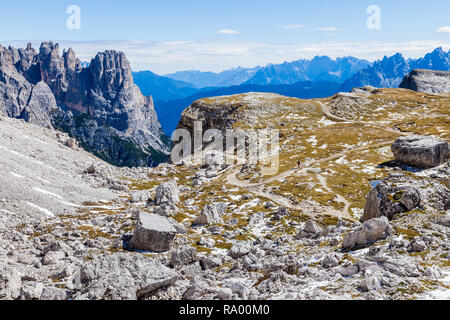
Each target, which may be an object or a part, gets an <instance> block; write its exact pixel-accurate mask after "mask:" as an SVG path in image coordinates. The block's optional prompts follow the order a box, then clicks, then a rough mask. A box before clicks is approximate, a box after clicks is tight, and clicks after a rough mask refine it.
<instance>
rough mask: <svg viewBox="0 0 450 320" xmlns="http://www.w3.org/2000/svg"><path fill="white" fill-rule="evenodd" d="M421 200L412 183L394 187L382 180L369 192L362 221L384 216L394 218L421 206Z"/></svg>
mask: <svg viewBox="0 0 450 320" xmlns="http://www.w3.org/2000/svg"><path fill="white" fill-rule="evenodd" d="M420 200H421V198H420V193H419V191H418V190H417V189H416V188H414V187H412V186H410V185H403V186H396V187H393V186H391V185H389V184H388V183H387V182H381V183H379V184H378V185H377V186H376V188H375V189H373V190H371V191H370V192H369V194H368V196H367V201H366V205H365V207H364V214H363V217H362V219H361V221H362V222H364V221H368V220H370V219H374V218H378V217H383V216H384V217H387V218H388V219H392V218H393V217H394V216H395V215H396V214H399V213H402V212H408V211H411V210H413V209H414V208H416V207H417V206H419V204H420Z"/></svg>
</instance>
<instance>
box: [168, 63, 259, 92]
mask: <svg viewBox="0 0 450 320" xmlns="http://www.w3.org/2000/svg"><path fill="white" fill-rule="evenodd" d="M259 68H260V67H256V68H249V69H248V68H241V67H238V68H235V69H230V70H225V71H222V72H219V73H215V72H210V71H206V72H203V71H196V70H191V71H180V72H176V73H171V74H166V75H164V76H165V77H168V78H171V79H173V80H177V81H184V82H188V83H192V84H193V85H194V86H195V87H197V88H205V87H229V86H235V85H240V84H242V83H244V82H245V81H247V80H248V79H250V78H251V77H253V76H254V75H255V73H256V72H257V71H258V70H259Z"/></svg>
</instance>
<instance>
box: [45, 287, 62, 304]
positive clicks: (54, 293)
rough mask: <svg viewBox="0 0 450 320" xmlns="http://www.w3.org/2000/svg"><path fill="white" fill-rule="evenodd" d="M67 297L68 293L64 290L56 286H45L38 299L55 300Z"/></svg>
mask: <svg viewBox="0 0 450 320" xmlns="http://www.w3.org/2000/svg"><path fill="white" fill-rule="evenodd" d="M67 298H68V294H67V292H66V290H64V289H60V288H56V287H45V288H44V289H43V290H42V294H41V297H40V298H39V300H43V301H56V300H66V299H67Z"/></svg>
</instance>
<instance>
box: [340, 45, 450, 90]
mask: <svg viewBox="0 0 450 320" xmlns="http://www.w3.org/2000/svg"><path fill="white" fill-rule="evenodd" d="M413 69H430V70H438V71H450V51H448V52H445V51H444V50H442V48H437V49H435V50H434V51H433V52H431V53H428V54H427V55H425V57H423V58H419V59H405V58H404V57H403V55H401V54H400V53H397V54H395V55H393V56H391V57H387V56H385V57H384V58H383V59H382V60H378V61H376V62H374V63H373V65H372V66H369V67H367V68H365V69H363V70H361V71H359V72H357V73H356V74H355V75H354V76H353V77H351V78H350V79H348V80H347V81H345V82H344V83H343V84H342V87H341V91H349V90H351V89H352V88H355V87H362V86H366V85H371V86H374V87H379V88H396V87H398V86H399V85H400V83H401V82H402V80H403V78H404V77H405V76H406V75H407V74H408V73H409V72H410V71H412V70H413Z"/></svg>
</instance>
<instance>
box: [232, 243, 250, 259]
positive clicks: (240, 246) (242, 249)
mask: <svg viewBox="0 0 450 320" xmlns="http://www.w3.org/2000/svg"><path fill="white" fill-rule="evenodd" d="M250 250H251V247H250V244H249V243H242V242H239V243H236V244H235V245H234V246H232V247H231V249H230V251H229V252H228V253H229V255H230V256H231V257H232V258H234V259H239V258H242V257H244V256H246V255H247V254H249V253H250Z"/></svg>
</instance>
